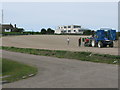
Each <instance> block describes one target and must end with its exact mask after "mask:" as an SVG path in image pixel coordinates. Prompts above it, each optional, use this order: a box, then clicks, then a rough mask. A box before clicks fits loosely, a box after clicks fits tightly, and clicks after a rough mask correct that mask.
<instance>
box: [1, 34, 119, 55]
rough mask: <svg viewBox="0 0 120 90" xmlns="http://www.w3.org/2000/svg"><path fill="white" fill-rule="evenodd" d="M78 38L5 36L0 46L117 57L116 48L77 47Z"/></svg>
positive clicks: (65, 36)
mask: <svg viewBox="0 0 120 90" xmlns="http://www.w3.org/2000/svg"><path fill="white" fill-rule="evenodd" d="M67 37H69V38H70V45H67ZM82 37H85V36H82ZM79 38H80V36H68V35H26V36H7V37H2V45H3V46H14V47H22V48H38V49H51V50H70V51H90V52H94V53H101V54H112V55H118V48H116V47H115V48H93V47H84V46H83V47H78V39H79Z"/></svg>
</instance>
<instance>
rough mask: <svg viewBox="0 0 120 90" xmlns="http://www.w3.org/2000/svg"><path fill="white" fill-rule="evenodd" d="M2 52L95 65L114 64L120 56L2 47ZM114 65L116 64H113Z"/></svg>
mask: <svg viewBox="0 0 120 90" xmlns="http://www.w3.org/2000/svg"><path fill="white" fill-rule="evenodd" d="M2 49H3V50H8V51H14V52H21V53H28V54H34V55H41V56H51V57H58V58H68V59H77V60H81V61H90V62H97V63H108V64H114V63H113V62H114V61H117V62H119V61H120V56H115V55H108V54H93V53H92V52H72V51H62V50H45V49H32V48H17V47H5V46H3V47H2ZM115 64H116V63H115Z"/></svg>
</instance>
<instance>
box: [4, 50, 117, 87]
mask: <svg viewBox="0 0 120 90" xmlns="http://www.w3.org/2000/svg"><path fill="white" fill-rule="evenodd" d="M2 56H3V58H8V59H12V60H15V61H19V62H23V63H26V64H30V65H33V66H36V67H37V68H38V74H37V75H36V76H34V77H31V78H28V79H23V80H20V81H16V82H13V83H8V84H4V85H3V88H117V87H118V66H117V65H111V64H100V63H92V62H84V61H78V60H73V59H59V58H53V57H46V56H36V55H29V54H23V53H16V52H9V51H2Z"/></svg>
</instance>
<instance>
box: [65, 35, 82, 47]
mask: <svg viewBox="0 0 120 90" xmlns="http://www.w3.org/2000/svg"><path fill="white" fill-rule="evenodd" d="M69 44H70V38H69V37H68V38H67V45H69ZM78 46H81V38H79V39H78Z"/></svg>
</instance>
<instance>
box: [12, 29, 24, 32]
mask: <svg viewBox="0 0 120 90" xmlns="http://www.w3.org/2000/svg"><path fill="white" fill-rule="evenodd" d="M23 31H24V29H23V28H15V31H14V32H23Z"/></svg>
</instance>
